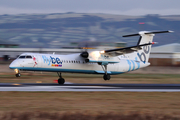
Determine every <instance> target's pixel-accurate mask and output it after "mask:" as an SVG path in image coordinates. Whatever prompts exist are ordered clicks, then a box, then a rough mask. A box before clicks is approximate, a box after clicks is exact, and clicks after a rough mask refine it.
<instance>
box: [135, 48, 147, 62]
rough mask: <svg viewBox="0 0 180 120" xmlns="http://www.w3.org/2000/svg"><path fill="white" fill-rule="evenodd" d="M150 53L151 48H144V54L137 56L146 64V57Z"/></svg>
mask: <svg viewBox="0 0 180 120" xmlns="http://www.w3.org/2000/svg"><path fill="white" fill-rule="evenodd" d="M149 52H150V46H144V47H143V52H142V53H137V56H138V57H139V59H140V60H141V61H142V62H143V63H145V62H146V59H147V58H146V55H147V54H149Z"/></svg>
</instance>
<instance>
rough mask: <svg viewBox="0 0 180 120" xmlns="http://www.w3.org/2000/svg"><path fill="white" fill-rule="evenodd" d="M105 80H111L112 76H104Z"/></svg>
mask: <svg viewBox="0 0 180 120" xmlns="http://www.w3.org/2000/svg"><path fill="white" fill-rule="evenodd" d="M103 78H104V80H110V79H111V76H110V75H109V74H104V76H103Z"/></svg>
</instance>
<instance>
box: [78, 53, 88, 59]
mask: <svg viewBox="0 0 180 120" xmlns="http://www.w3.org/2000/svg"><path fill="white" fill-rule="evenodd" d="M80 55H81V57H83V58H88V56H89V53H88V52H82V53H81V54H80Z"/></svg>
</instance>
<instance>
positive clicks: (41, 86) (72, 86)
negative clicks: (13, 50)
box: [0, 83, 180, 92]
mask: <svg viewBox="0 0 180 120" xmlns="http://www.w3.org/2000/svg"><path fill="white" fill-rule="evenodd" d="M0 91H34V92H35V91H74V92H88V91H121V92H180V84H76V83H65V84H64V85H59V84H57V83H0Z"/></svg>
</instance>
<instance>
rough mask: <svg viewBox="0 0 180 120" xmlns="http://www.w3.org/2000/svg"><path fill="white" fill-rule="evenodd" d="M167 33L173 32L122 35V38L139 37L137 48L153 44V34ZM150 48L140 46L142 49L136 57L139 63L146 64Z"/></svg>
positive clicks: (141, 32)
mask: <svg viewBox="0 0 180 120" xmlns="http://www.w3.org/2000/svg"><path fill="white" fill-rule="evenodd" d="M169 32H173V31H156V32H150V31H140V32H139V33H138V34H131V35H124V36H123V37H131V36H140V37H139V41H138V43H137V46H139V45H143V44H148V43H152V44H153V37H154V36H155V34H159V33H169ZM151 46H152V45H146V46H142V49H141V50H138V51H137V52H138V53H137V57H138V58H139V59H140V61H142V62H144V63H145V62H148V60H149V55H150V51H151Z"/></svg>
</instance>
